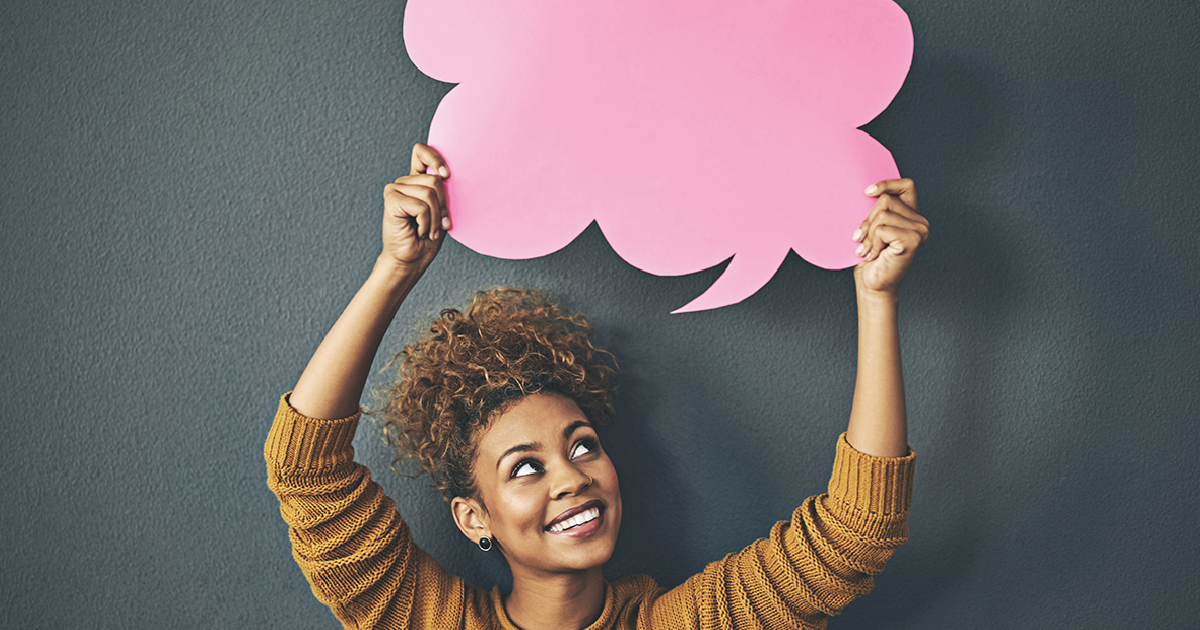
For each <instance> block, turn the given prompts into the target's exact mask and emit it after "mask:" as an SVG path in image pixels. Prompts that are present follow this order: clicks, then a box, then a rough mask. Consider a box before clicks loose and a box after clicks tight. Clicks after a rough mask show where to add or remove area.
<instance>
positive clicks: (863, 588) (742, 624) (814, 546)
mask: <svg viewBox="0 0 1200 630" xmlns="http://www.w3.org/2000/svg"><path fill="white" fill-rule="evenodd" d="M914 460H915V455H914V454H913V453H912V451H909V453H908V455H907V456H905V457H897V458H884V457H873V456H870V455H865V454H863V453H860V452H858V451H856V450H854V448H853V447H851V446H850V444H849V443H848V442H847V441H846V436H845V434H843V435H842V436H841V437H840V438H839V439H838V444H837V455H836V458H835V460H834V468H833V476H832V478H831V479H830V481H829V492H828V494H823V495H820V496H815V497H810V498H808V499H807V500H805V501H804V503H803V504H801V505H800V507H798V508H796V510H795V511H794V512H793V513H792V518H791V520H790V521H781V522H779V523H776V524H775V526H774V527H773V528H772V529H771V533H770V535H769V536H768V537H766V538H760V539H759V540H757V541H755V542H754V543H752V544H751V545H750V546H749V547H747V548H746V549H743V550H742V551H740V552H738V553H732V554H729V555H728V556H726V557H725V558H724V559H722V560H719V561H717V562H713V563H711V564H709V565H708V566H707V567H705V569H704V571H703V572H701V573H699V574H698V575H695V576H693V577H692V578H690V579H689V580H688V581H686V582H684V583H683V584H681V585H680V586H679V587H677V588H675V589H673V590H671V591H669V592H667V593H665V594H664V595H663V596H662V597H659V598H658V599H657V600H656V601H655V602H654V603H653V604H652V605H651V606H650V610H649V611H648V612H650V615H649V616H648V617H644V619H645V621H646V622H649V623H648V624H645V625H644V626H643V627H649V628H683V627H686V628H697V629H704V630H708V629H716V628H824V627H825V622H826V619H827V617H829V616H832V615H836V614H838V613H840V612H841V611H842V609H843V608H844V607H845V606H846V604H848V603H850V601H851V600H853V599H855V598H857V597H860V596H862V595H865V594H867V593H869V592H870V591H871V588H872V587H873V585H874V582H873V579H872V577H871V576H873V575H875V574H877V573H879V572H880V571H883V568H884V565H885V564H886V563H887V560H888V558H889V557H891V555H892V553H893V552H895V551H896V549H897V548H899V547H900V545H902V544H904V542H905V541H906V540H907V539H908V524H907V520H908V509H909V505H910V503H911V500H912V481H913V469H914ZM684 620H686V621H684ZM681 622H682V623H681Z"/></svg>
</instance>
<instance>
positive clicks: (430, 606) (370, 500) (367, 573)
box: [264, 394, 475, 629]
mask: <svg viewBox="0 0 1200 630" xmlns="http://www.w3.org/2000/svg"><path fill="white" fill-rule="evenodd" d="M358 421H359V414H355V415H353V416H351V417H349V418H342V419H340V420H317V419H314V418H308V417H305V416H303V415H301V414H300V413H299V412H297V411H296V410H294V409H292V407H291V405H289V404H288V400H287V395H286V394H285V395H284V396H283V398H281V399H280V401H279V410H278V412H277V413H276V415H275V422H274V424H273V425H272V427H271V431H270V433H269V434H268V437H267V443H266V447H265V448H264V455H265V457H266V460H267V479H268V484H269V485H270V488H271V491H272V492H274V493H275V495H276V496H277V497H278V498H279V502H280V513H281V514H282V515H283V519H284V520H285V521H286V522H287V524H288V525H289V536H290V538H291V541H292V555H293V557H294V558H295V559H296V562H297V563H298V564H299V565H300V568H301V570H302V571H303V572H304V575H305V576H306V577H307V578H308V581H309V584H310V585H311V586H312V591H313V594H314V595H315V596H316V597H317V599H319V600H320V601H321V602H323V603H324V604H326V605H328V606H329V607H330V609H331V610H332V611H333V614H334V616H336V617H337V618H338V620H340V621H341V622H342V624H343V626H345V627H346V628H354V629H357V628H418V627H438V628H450V627H459V626H460V625H461V624H462V621H463V617H464V612H465V611H464V606H470V604H469V603H468V600H469V599H475V598H470V595H471V594H473V593H471V594H469V593H468V591H469V590H473V588H472V587H469V586H468V585H466V583H465V582H463V581H462V580H461V579H459V578H457V577H454V576H452V575H450V574H449V573H447V572H446V571H445V570H444V569H443V568H442V567H441V565H439V564H438V563H437V561H435V560H434V559H433V558H432V557H430V556H429V555H428V554H426V553H425V552H424V551H422V550H421V549H419V548H418V547H417V546H416V545H415V544H414V543H413V539H412V534H411V533H410V532H409V529H408V525H407V524H405V523H404V521H403V520H401V518H400V515H399V514H398V513H397V512H396V506H395V504H394V503H393V502H392V500H391V499H390V498H388V497H387V496H385V495H384V493H383V489H382V488H380V487H379V485H378V484H376V483H375V482H373V481H371V473H370V471H369V470H368V469H367V468H366V467H365V466H363V465H361V464H358V463H355V461H354V448H353V446H352V445H351V442H352V440H353V439H354V433H355V431H356V429H357V427H358Z"/></svg>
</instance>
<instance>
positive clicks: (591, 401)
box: [375, 288, 618, 500]
mask: <svg viewBox="0 0 1200 630" xmlns="http://www.w3.org/2000/svg"><path fill="white" fill-rule="evenodd" d="M591 337H592V326H591V325H590V324H588V322H587V319H586V318H584V316H583V315H578V314H577V315H570V314H568V313H567V312H566V311H565V310H563V309H562V308H561V307H560V306H558V305H557V304H555V303H554V302H553V301H551V300H550V299H549V297H547V296H546V295H545V294H543V293H542V292H540V291H537V290H531V289H513V288H497V289H491V290H489V291H480V292H478V293H476V294H475V297H474V299H473V300H472V302H471V304H470V306H469V307H468V308H467V310H466V312H465V313H463V312H461V311H458V310H457V309H446V310H444V311H442V313H441V315H440V316H439V317H437V318H436V319H434V320H433V322H432V324H431V325H430V327H429V330H428V332H426V333H424V334H422V335H421V337H420V338H419V339H418V340H417V341H416V342H415V343H412V344H410V345H408V346H407V347H406V348H405V349H404V350H403V351H402V352H400V354H398V355H397V356H396V359H401V361H400V366H399V378H398V379H397V380H396V382H395V383H393V384H391V385H389V386H386V387H384V388H383V389H382V390H380V394H381V399H382V400H381V402H382V407H381V408H379V409H377V410H375V413H376V414H378V416H379V419H380V421H381V423H382V425H383V430H384V441H386V442H387V443H388V445H389V446H391V447H392V448H395V449H396V451H397V453H398V456H397V458H396V461H397V463H398V462H400V461H403V460H408V459H416V460H418V461H420V463H421V466H422V468H424V470H425V472H427V473H429V476H430V477H431V478H432V479H433V487H434V488H436V489H437V490H439V491H441V493H442V496H443V497H444V498H445V499H446V500H450V499H452V498H455V497H472V496H475V493H476V487H475V480H474V475H473V474H472V463H473V462H474V460H475V449H476V446H477V445H478V436H479V434H480V432H481V431H482V429H484V428H486V427H487V425H488V423H489V421H490V420H491V419H492V417H493V415H494V414H496V413H503V412H504V410H505V409H506V408H507V407H508V406H509V405H511V404H512V403H514V402H516V401H518V400H520V399H521V398H523V397H525V396H528V395H529V394H534V393H538V392H555V393H558V394H561V395H564V396H566V397H567V398H570V399H571V400H573V401H575V404H577V405H579V409H580V410H581V411H582V412H583V413H584V415H586V416H587V418H588V420H589V421H590V422H592V424H593V425H595V426H597V427H599V426H602V425H604V424H606V423H607V421H608V419H609V418H610V417H611V416H612V414H613V404H612V397H613V392H614V391H615V390H616V387H617V382H618V377H617V372H616V370H615V369H614V368H615V366H616V363H615V361H614V359H613V357H612V355H611V354H610V353H609V352H608V351H606V350H603V349H601V348H597V347H596V346H594V345H592V340H591Z"/></svg>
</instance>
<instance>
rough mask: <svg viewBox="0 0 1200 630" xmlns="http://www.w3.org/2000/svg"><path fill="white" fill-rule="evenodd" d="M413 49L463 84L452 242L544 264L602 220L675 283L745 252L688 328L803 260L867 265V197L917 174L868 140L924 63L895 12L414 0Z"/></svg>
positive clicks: (445, 103)
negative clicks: (883, 183)
mask: <svg viewBox="0 0 1200 630" xmlns="http://www.w3.org/2000/svg"><path fill="white" fill-rule="evenodd" d="M404 38H405V43H406V45H407V47H408V52H409V55H410V56H411V58H412V60H413V61H414V62H415V63H416V65H417V67H418V68H420V69H421V71H422V72H424V73H425V74H427V75H429V76H431V77H433V78H435V79H438V80H441V81H445V82H449V83H457V84H458V85H457V86H456V87H455V88H454V89H452V90H451V91H450V92H449V93H448V94H447V95H446V96H445V98H443V99H442V102H441V104H440V105H439V106H438V109H437V112H436V113H435V115H434V117H433V122H432V124H431V126H430V130H429V143H430V144H431V145H432V146H434V147H436V148H437V149H438V150H439V151H441V152H442V154H443V155H445V156H446V160H447V161H448V162H449V164H450V168H451V170H452V171H453V174H454V176H453V177H452V178H451V179H450V180H449V181H448V182H447V183H448V190H447V194H448V195H449V197H450V205H451V212H452V214H453V217H454V229H453V230H451V231H450V234H452V235H453V236H454V238H455V239H456V240H458V241H459V242H460V243H462V244H464V245H466V246H467V247H470V248H471V249H473V250H475V251H477V252H479V253H482V254H487V255H490V256H496V257H500V258H514V259H522V258H533V257H536V256H544V255H546V254H549V253H551V252H554V251H557V250H558V249H561V248H562V247H565V246H566V245H567V244H568V243H570V242H571V241H572V240H574V239H575V237H576V236H578V235H579V233H580V232H582V231H583V230H584V229H585V228H586V227H587V226H588V225H589V224H590V223H591V222H592V221H593V220H595V221H596V222H597V223H598V224H599V225H600V229H601V230H602V231H603V233H604V235H605V237H606V238H607V239H608V242H609V243H610V244H611V245H612V247H613V250H614V251H616V252H617V254H618V255H620V256H621V257H622V258H624V259H625V260H626V261H628V262H630V263H631V264H633V265H635V266H637V267H638V268H640V269H642V270H643V271H646V272H649V273H652V274H655V275H661V276H675V275H683V274H688V273H694V272H696V271H700V270H702V269H706V268H708V267H712V266H714V265H717V264H719V263H720V262H722V261H724V260H726V259H728V258H729V257H730V256H732V257H733V259H732V260H731V261H730V263H729V265H728V267H727V268H726V269H725V272H724V273H723V274H722V275H721V277H720V278H718V279H717V281H716V282H715V283H713V285H712V286H711V287H709V288H708V290H707V291H705V292H704V293H703V294H702V295H701V296H699V297H697V298H696V299H695V300H693V301H691V302H690V303H688V304H687V305H686V306H684V307H682V308H680V309H677V310H676V311H675V312H676V313H679V312H685V311H697V310H704V309H711V308H718V307H721V306H726V305H729V304H735V303H737V302H740V301H742V300H744V299H746V298H747V297H749V296H751V295H753V294H754V292H756V291H758V289H760V288H762V287H763V285H765V284H766V283H767V282H768V281H769V280H770V279H771V277H772V276H773V275H774V274H775V272H776V271H777V270H778V269H779V265H780V264H781V263H782V262H783V259H784V257H785V256H786V255H787V253H788V250H795V251H796V253H797V254H799V255H800V256H801V257H803V258H804V259H805V260H807V261H809V262H811V263H813V264H815V265H818V266H821V267H824V268H827V269H842V268H845V267H850V266H853V265H854V264H856V263H857V262H858V261H859V258H858V257H857V256H855V254H854V251H855V249H856V248H857V247H858V244H857V243H855V242H854V241H852V240H851V239H850V236H851V234H852V233H853V232H854V229H855V228H856V227H857V226H858V224H859V223H860V222H861V221H862V219H863V218H864V217H865V216H866V214H867V212H869V211H870V208H871V206H872V204H873V203H874V201H873V200H872V199H870V198H868V197H866V196H864V195H863V192H862V191H863V189H864V188H866V187H867V186H868V185H869V184H871V183H874V182H876V181H878V180H882V179H891V178H895V177H898V176H899V171H898V170H897V168H896V163H895V161H894V160H893V159H892V155H891V153H889V152H888V150H887V149H886V148H884V147H883V146H882V145H881V144H879V143H878V142H876V141H875V140H874V139H873V138H871V137H870V136H869V135H867V133H866V132H864V131H861V130H859V129H858V127H859V126H861V125H864V124H866V123H867V122H869V121H870V120H871V119H873V118H875V116H877V115H879V113H880V112H882V111H883V110H884V108H886V107H887V106H888V104H889V103H890V102H891V101H892V99H893V98H894V97H895V96H896V93H897V92H898V91H899V90H900V86H901V85H903V83H904V78H905V76H906V75H907V74H908V70H909V66H910V63H911V61H912V52H913V37H912V27H911V25H910V24H909V20H908V16H907V15H906V14H905V13H904V11H903V10H902V9H901V8H900V7H899V6H897V5H896V4H895V3H894V2H891V0H755V1H754V2H745V3H735V2H731V1H729V0H725V1H723V2H716V1H713V0H506V1H505V2H497V1H495V0H491V1H489V0H410V1H409V2H408V4H407V6H406V9H405V16H404Z"/></svg>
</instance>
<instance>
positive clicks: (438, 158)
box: [409, 142, 450, 177]
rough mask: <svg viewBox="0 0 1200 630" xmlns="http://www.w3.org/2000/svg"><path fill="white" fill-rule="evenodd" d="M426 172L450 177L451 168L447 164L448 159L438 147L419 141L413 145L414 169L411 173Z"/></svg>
mask: <svg viewBox="0 0 1200 630" xmlns="http://www.w3.org/2000/svg"><path fill="white" fill-rule="evenodd" d="M424 173H430V174H434V173H436V174H437V175H440V176H442V177H450V169H449V168H448V167H447V166H446V160H444V159H443V158H442V154H441V153H438V152H437V149H434V148H433V147H431V146H429V145H427V144H421V143H420V142H418V143H417V144H414V145H413V151H412V171H411V172H410V173H409V175H419V174H424Z"/></svg>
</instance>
